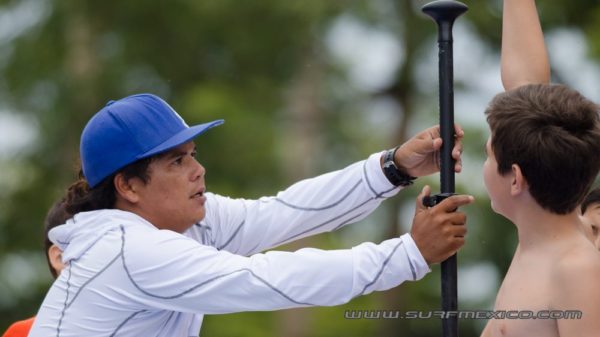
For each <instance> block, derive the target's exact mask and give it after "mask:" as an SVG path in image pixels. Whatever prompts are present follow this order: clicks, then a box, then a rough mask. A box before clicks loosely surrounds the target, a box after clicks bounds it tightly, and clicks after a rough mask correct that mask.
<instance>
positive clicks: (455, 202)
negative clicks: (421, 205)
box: [436, 195, 475, 212]
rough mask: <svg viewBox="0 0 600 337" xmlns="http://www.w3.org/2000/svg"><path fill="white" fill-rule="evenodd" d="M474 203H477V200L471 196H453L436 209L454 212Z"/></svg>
mask: <svg viewBox="0 0 600 337" xmlns="http://www.w3.org/2000/svg"><path fill="white" fill-rule="evenodd" d="M473 201H475V198H473V196H471V195H453V196H451V197H448V198H446V199H444V200H443V201H442V202H440V203H439V205H437V206H436V207H438V208H439V209H442V210H443V211H445V212H454V211H455V210H456V209H457V208H459V207H460V206H463V205H468V204H470V203H472V202H473Z"/></svg>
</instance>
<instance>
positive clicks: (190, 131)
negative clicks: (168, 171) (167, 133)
mask: <svg viewBox="0 0 600 337" xmlns="http://www.w3.org/2000/svg"><path fill="white" fill-rule="evenodd" d="M224 122H225V121H224V120H222V119H219V120H216V121H212V122H209V123H204V124H200V125H194V126H191V127H189V128H187V129H185V130H182V131H181V132H179V133H177V134H176V135H174V136H173V137H171V138H169V139H167V140H166V141H164V142H163V143H161V144H159V145H158V146H156V147H154V148H153V149H150V150H148V151H146V152H145V153H143V154H141V155H140V156H138V158H137V159H142V158H147V157H150V156H153V155H155V154H159V153H161V152H165V151H168V150H170V149H172V148H174V147H177V146H179V145H181V144H183V143H186V142H189V141H190V140H192V139H194V138H196V137H198V136H199V135H201V134H203V133H204V132H206V131H208V129H211V128H213V127H215V126H219V125H221V124H223V123H224Z"/></svg>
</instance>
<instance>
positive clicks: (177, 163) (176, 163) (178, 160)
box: [173, 157, 183, 165]
mask: <svg viewBox="0 0 600 337" xmlns="http://www.w3.org/2000/svg"><path fill="white" fill-rule="evenodd" d="M181 163H183V157H179V158H177V159H175V161H174V162H173V164H175V165H181Z"/></svg>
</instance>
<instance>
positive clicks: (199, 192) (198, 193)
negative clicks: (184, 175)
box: [191, 187, 205, 199]
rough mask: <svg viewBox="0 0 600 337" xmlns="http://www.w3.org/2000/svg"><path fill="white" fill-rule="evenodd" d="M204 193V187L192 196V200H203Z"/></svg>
mask: <svg viewBox="0 0 600 337" xmlns="http://www.w3.org/2000/svg"><path fill="white" fill-rule="evenodd" d="M204 191H205V189H204V187H203V188H201V189H200V190H199V191H198V192H196V193H194V194H193V195H192V196H191V198H192V199H194V198H201V197H203V196H204Z"/></svg>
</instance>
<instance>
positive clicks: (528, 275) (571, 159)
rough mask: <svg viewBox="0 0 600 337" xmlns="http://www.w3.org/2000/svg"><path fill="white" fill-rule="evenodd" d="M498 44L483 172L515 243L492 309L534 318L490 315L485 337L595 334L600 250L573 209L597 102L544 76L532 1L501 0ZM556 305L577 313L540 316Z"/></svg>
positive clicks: (593, 168)
mask: <svg viewBox="0 0 600 337" xmlns="http://www.w3.org/2000/svg"><path fill="white" fill-rule="evenodd" d="M502 43H503V44H502V80H503V84H504V87H505V88H506V89H507V90H508V91H507V92H505V93H502V94H499V95H498V96H496V97H495V98H494V99H493V100H492V102H491V103H490V105H489V107H488V108H487V110H486V115H487V120H488V124H489V126H490V129H491V136H490V138H489V139H488V141H487V144H486V152H487V160H486V162H485V164H484V180H485V185H486V188H487V190H488V194H489V196H490V199H491V203H492V209H493V210H494V211H495V212H496V213H499V214H501V215H503V216H505V217H506V218H508V219H509V220H511V222H513V223H514V224H515V226H516V228H517V232H518V239H519V244H518V246H517V249H516V252H515V254H514V257H513V260H512V263H511V265H510V267H509V270H508V272H507V274H506V276H505V278H504V281H503V282H502V285H501V287H500V290H499V292H498V295H497V297H496V304H495V308H494V310H496V311H501V310H504V311H513V310H514V311H519V310H521V311H522V312H523V313H524V311H530V312H531V314H532V315H533V316H531V317H538V319H533V318H530V319H491V320H490V321H489V322H488V324H487V326H486V328H485V330H484V331H483V334H482V336H484V337H496V336H527V337H529V336H537V337H550V336H562V337H564V336H578V337H585V336H590V337H591V336H598V335H599V333H600V319H598V318H599V317H600V301H599V299H600V287H598V280H599V279H600V254H599V253H598V251H597V250H596V249H595V247H594V246H593V245H592V244H591V243H590V241H589V240H588V239H587V238H586V236H585V234H584V232H583V231H582V230H581V223H580V220H579V210H578V207H579V205H580V204H581V202H582V201H583V199H584V197H585V195H586V192H587V191H588V190H589V188H590V186H591V184H592V182H593V180H594V178H595V177H596V175H597V174H598V171H599V169H600V156H598V144H600V118H599V115H598V106H597V105H595V104H594V103H592V102H590V101H589V100H587V99H585V98H584V97H583V96H581V95H580V94H579V93H577V92H576V91H574V90H571V89H568V88H567V87H564V86H560V85H548V84H544V83H547V82H548V78H549V76H548V74H549V70H548V69H549V67H548V63H547V56H546V52H545V47H544V43H543V35H542V31H541V28H540V24H539V20H538V17H537V11H536V8H535V1H534V0H505V1H504V22H503V42H502ZM535 83H542V84H535ZM554 310H580V311H581V312H582V313H583V314H582V316H581V318H580V319H550V318H545V319H540V318H542V317H547V316H548V315H547V312H545V311H554ZM525 315H526V316H527V315H529V314H527V313H525ZM538 315H541V316H538Z"/></svg>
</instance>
